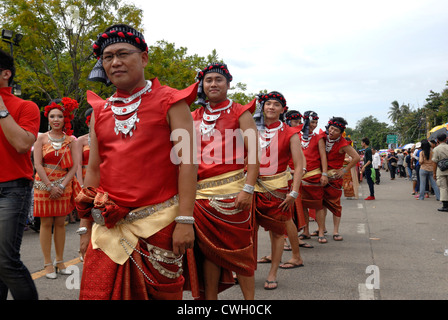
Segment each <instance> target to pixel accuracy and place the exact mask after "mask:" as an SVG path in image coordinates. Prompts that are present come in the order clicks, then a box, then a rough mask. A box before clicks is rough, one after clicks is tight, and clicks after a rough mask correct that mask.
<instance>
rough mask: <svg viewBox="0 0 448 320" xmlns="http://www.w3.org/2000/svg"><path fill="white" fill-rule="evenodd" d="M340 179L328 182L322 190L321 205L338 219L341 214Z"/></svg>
mask: <svg viewBox="0 0 448 320" xmlns="http://www.w3.org/2000/svg"><path fill="white" fill-rule="evenodd" d="M341 188H342V179H338V180H330V181H329V183H328V185H326V186H325V188H324V197H323V201H322V203H323V205H324V206H325V207H326V208H327V209H328V210H330V211H331V212H332V213H333V214H334V215H335V216H337V217H340V216H341V214H342V206H341V196H342V190H341Z"/></svg>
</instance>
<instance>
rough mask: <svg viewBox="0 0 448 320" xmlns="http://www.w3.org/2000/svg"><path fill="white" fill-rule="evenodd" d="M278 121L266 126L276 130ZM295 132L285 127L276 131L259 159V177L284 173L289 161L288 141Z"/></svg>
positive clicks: (289, 149)
mask: <svg viewBox="0 0 448 320" xmlns="http://www.w3.org/2000/svg"><path fill="white" fill-rule="evenodd" d="M279 124H280V121H278V122H276V123H274V124H272V125H270V126H268V127H267V128H270V129H272V128H276V127H278V125H279ZM296 133H297V131H296V130H295V129H293V128H291V127H289V126H287V125H284V126H283V128H282V129H280V130H278V131H277V134H276V135H275V137H274V138H273V139H272V141H271V144H270V145H269V147H267V148H264V149H263V150H262V154H261V158H260V175H261V176H269V175H274V174H277V173H280V172H285V171H286V169H287V167H288V164H289V161H290V159H291V157H292V156H291V148H290V140H291V137H292V136H293V135H294V134H296Z"/></svg>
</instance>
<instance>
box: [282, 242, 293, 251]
mask: <svg viewBox="0 0 448 320" xmlns="http://www.w3.org/2000/svg"><path fill="white" fill-rule="evenodd" d="M283 251H292V248H291V245H290V244H287V243H285V244H284V245H283Z"/></svg>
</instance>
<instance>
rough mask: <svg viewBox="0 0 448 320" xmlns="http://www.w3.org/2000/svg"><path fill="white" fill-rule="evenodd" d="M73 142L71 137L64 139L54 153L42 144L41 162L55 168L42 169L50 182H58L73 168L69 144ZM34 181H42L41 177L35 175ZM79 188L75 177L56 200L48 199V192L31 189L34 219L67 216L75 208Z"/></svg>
mask: <svg viewBox="0 0 448 320" xmlns="http://www.w3.org/2000/svg"><path fill="white" fill-rule="evenodd" d="M73 140H74V138H72V137H68V136H66V137H65V141H64V142H63V144H62V148H61V149H60V150H59V151H58V152H55V150H54V148H53V146H52V145H51V144H50V143H47V144H44V145H43V147H42V158H43V159H42V162H43V163H44V164H49V165H53V166H56V165H57V168H56V169H52V168H48V167H44V170H45V173H46V175H47V176H48V178H49V179H50V181H52V182H53V181H56V180H59V179H61V178H63V177H65V176H66V175H67V172H68V171H69V170H70V169H71V168H72V167H73V158H72V154H71V151H70V147H69V144H70V143H71V142H72V141H73ZM35 179H36V181H42V179H41V177H40V176H39V175H38V174H37V173H36V177H35ZM80 189H81V187H80V185H79V182H78V180H77V179H76V177H73V178H72V181H70V182H69V183H68V184H67V185H66V187H65V189H64V192H63V195H62V196H61V197H59V198H58V199H50V193H49V192H48V191H44V190H39V189H33V191H34V207H33V215H34V216H35V217H62V216H66V215H68V214H69V213H70V212H72V211H73V209H74V208H75V203H74V199H75V197H76V196H77V195H78V193H79V191H80Z"/></svg>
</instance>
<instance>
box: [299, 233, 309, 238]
mask: <svg viewBox="0 0 448 320" xmlns="http://www.w3.org/2000/svg"><path fill="white" fill-rule="evenodd" d="M299 239H300V240H303V239H311V236H307V235H304V234H303V233H302V234H301V235H300V236H299Z"/></svg>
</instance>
